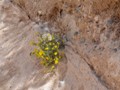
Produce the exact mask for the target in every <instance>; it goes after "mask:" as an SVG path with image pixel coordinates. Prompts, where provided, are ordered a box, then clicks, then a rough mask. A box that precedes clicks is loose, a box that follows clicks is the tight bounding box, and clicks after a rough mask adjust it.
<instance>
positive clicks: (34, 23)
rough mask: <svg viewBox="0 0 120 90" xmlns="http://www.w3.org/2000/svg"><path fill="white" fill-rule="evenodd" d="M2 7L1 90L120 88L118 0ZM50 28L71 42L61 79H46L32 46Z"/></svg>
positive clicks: (25, 1) (33, 0) (34, 1)
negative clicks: (33, 54) (32, 56)
mask: <svg viewBox="0 0 120 90" xmlns="http://www.w3.org/2000/svg"><path fill="white" fill-rule="evenodd" d="M0 3H2V4H0V12H1V13H0V18H1V19H0V46H1V47H0V63H1V64H0V71H1V72H2V73H1V74H0V90H120V1H119V0H10V1H9V0H4V1H3V2H2V1H0ZM41 22H48V23H44V24H42V23H41ZM46 28H47V29H49V30H51V31H53V32H55V33H56V32H57V33H62V34H64V35H65V36H66V39H67V41H66V46H65V60H64V61H62V62H61V63H60V65H59V66H58V70H57V71H56V72H58V73H57V75H55V76H54V75H53V76H52V77H47V78H45V79H42V78H44V77H45V75H44V74H42V73H41V72H42V69H43V68H42V67H40V66H39V65H36V63H37V62H36V61H37V60H36V61H32V58H31V57H30V56H29V53H30V52H31V50H32V48H31V47H30V46H28V43H29V41H30V40H32V39H34V40H35V38H36V35H33V33H34V32H35V31H36V30H37V31H40V32H42V31H44V30H46ZM48 78H49V79H50V80H51V81H50V82H52V84H51V83H50V85H49V82H48V83H47V82H46V81H48V80H47V79H48ZM23 82H24V83H23ZM45 83H47V84H46V85H44V84H45ZM47 85H48V86H50V87H49V88H46V87H48V86H47Z"/></svg>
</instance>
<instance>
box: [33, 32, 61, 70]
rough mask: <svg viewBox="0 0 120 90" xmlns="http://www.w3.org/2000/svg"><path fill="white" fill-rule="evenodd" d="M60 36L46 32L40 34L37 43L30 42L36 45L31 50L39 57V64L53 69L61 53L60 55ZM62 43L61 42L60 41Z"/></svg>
mask: <svg viewBox="0 0 120 90" xmlns="http://www.w3.org/2000/svg"><path fill="white" fill-rule="evenodd" d="M60 39H61V38H60V37H58V36H55V35H53V34H50V33H47V34H43V35H40V37H39V40H38V43H34V42H32V45H35V46H37V48H36V49H34V51H33V52H32V54H34V55H35V56H36V57H37V58H39V59H41V61H40V64H42V65H43V66H45V67H48V68H50V70H53V69H55V66H56V65H57V64H58V63H59V61H60V59H61V58H62V55H60V50H59V49H60V45H61V40H60ZM62 45H63V42H62Z"/></svg>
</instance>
